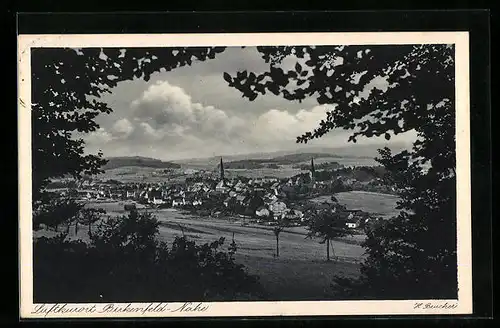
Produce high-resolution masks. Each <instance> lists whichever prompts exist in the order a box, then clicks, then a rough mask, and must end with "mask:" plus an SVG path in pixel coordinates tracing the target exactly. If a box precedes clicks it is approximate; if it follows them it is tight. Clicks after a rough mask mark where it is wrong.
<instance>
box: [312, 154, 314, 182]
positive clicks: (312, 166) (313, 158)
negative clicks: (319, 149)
mask: <svg viewBox="0 0 500 328" xmlns="http://www.w3.org/2000/svg"><path fill="white" fill-rule="evenodd" d="M311 174H312V176H313V177H314V157H311Z"/></svg>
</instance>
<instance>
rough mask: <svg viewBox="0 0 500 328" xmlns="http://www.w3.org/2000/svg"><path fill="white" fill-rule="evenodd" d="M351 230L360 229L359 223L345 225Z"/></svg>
mask: <svg viewBox="0 0 500 328" xmlns="http://www.w3.org/2000/svg"><path fill="white" fill-rule="evenodd" d="M345 225H346V226H347V227H348V228H349V229H356V228H357V227H359V224H358V223H357V222H347V223H346V224H345Z"/></svg>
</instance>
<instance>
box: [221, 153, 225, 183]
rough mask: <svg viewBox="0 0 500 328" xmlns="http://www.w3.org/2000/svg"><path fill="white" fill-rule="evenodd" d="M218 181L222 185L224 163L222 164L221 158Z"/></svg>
mask: <svg viewBox="0 0 500 328" xmlns="http://www.w3.org/2000/svg"><path fill="white" fill-rule="evenodd" d="M220 181H221V182H222V183H223V184H224V183H225V182H224V163H223V162H222V157H221V158H220Z"/></svg>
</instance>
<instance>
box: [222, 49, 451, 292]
mask: <svg viewBox="0 0 500 328" xmlns="http://www.w3.org/2000/svg"><path fill="white" fill-rule="evenodd" d="M258 51H259V52H260V53H261V55H262V58H263V59H264V61H265V62H266V63H268V64H269V70H268V71H266V72H263V73H259V74H255V73H253V72H246V71H245V72H238V73H237V74H236V76H231V75H229V74H225V75H224V77H225V80H226V81H227V82H228V85H229V86H230V87H234V88H236V89H238V90H239V91H241V92H242V94H243V96H244V97H246V98H248V99H249V100H254V99H256V98H257V97H258V96H259V95H263V94H266V93H268V92H270V93H272V94H275V95H278V96H281V97H283V98H285V99H288V100H294V101H301V100H303V99H305V98H306V97H316V99H317V100H318V103H320V104H325V105H331V110H330V111H329V112H328V113H327V115H326V117H325V119H324V120H322V121H321V122H319V126H318V128H316V129H315V130H314V131H311V132H305V133H304V134H303V135H301V136H299V137H298V138H297V142H303V143H307V142H308V141H309V140H311V139H314V138H320V137H322V136H324V135H325V134H326V133H328V132H330V131H332V130H334V129H344V130H351V131H352V132H353V133H352V134H351V136H350V137H349V141H352V142H356V141H357V138H359V137H368V138H371V137H376V136H383V137H384V138H385V139H386V140H390V139H391V137H392V136H393V135H397V134H400V133H404V132H407V131H415V132H416V134H417V140H416V141H415V142H414V144H413V147H412V149H411V150H406V151H402V152H400V153H397V154H392V153H391V152H390V150H389V149H383V150H380V156H381V157H380V158H379V159H378V160H379V162H380V163H381V164H382V165H384V166H385V168H386V169H387V171H388V172H389V175H390V176H391V177H390V179H391V182H392V183H394V184H396V185H397V186H398V189H399V190H401V198H402V201H401V202H400V203H399V205H398V206H399V208H400V209H401V210H402V211H401V214H400V215H399V216H398V217H396V218H393V219H392V220H390V221H388V222H387V223H386V224H381V225H377V226H376V227H377V228H374V229H373V230H372V231H370V232H369V233H368V237H367V241H366V243H365V244H364V246H365V248H366V249H367V252H368V255H369V256H368V259H367V260H366V262H365V263H364V264H363V265H362V276H361V278H360V279H359V280H354V281H353V280H350V279H344V278H338V279H336V288H337V290H338V291H339V292H341V293H343V294H345V295H346V296H349V295H350V296H352V295H356V297H368V298H383V299H388V298H408V297H423V298H433V297H449V298H451V297H456V296H457V271H456V263H457V258H456V210H455V207H456V191H455V186H456V182H455V166H456V163H455V133H454V132H455V119H454V108H455V95H454V92H455V84H454V82H455V76H454V74H455V61H454V51H455V49H454V46H453V45H444V44H426V45H397V46H388V45H384V46H332V47H327V46H286V47H258ZM287 57H295V58H298V62H297V64H296V65H295V67H294V68H293V69H291V70H284V69H283V66H284V65H282V64H283V62H284V60H285V59H286V58H287ZM377 81H378V83H379V86H378V87H374V84H375V82H377ZM381 81H385V86H384V83H381ZM381 85H382V86H381ZM384 179H385V177H384Z"/></svg>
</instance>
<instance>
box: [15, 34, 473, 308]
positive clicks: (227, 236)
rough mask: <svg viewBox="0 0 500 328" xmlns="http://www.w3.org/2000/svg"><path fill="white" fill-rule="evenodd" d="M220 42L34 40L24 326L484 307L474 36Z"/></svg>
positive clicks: (29, 63)
mask: <svg viewBox="0 0 500 328" xmlns="http://www.w3.org/2000/svg"><path fill="white" fill-rule="evenodd" d="M211 37H212V40H213V42H212V43H209V42H208V41H207V40H208V38H207V36H205V37H201V41H197V40H198V39H196V37H195V36H194V35H192V36H191V37H189V35H187V36H184V38H182V37H180V36H172V35H170V36H169V35H164V36H151V39H148V36H145V37H144V38H143V37H139V36H132V35H131V36H129V37H128V39H126V36H125V35H121V36H116V37H115V36H98V35H95V36H93V37H92V36H91V37H88V38H81V39H79V37H78V36H74V37H71V36H60V37H57V38H56V37H53V36H47V37H44V36H37V38H34V37H33V36H30V37H26V38H27V39H26V41H24V42H21V45H25V48H23V49H21V48H20V52H21V54H22V56H21V59H20V62H21V64H20V65H22V67H21V68H20V73H19V74H20V81H21V82H20V83H21V89H22V90H20V100H19V101H20V103H19V118H20V120H19V124H20V131H24V132H20V162H21V163H20V167H21V170H22V169H23V168H24V169H25V171H22V172H23V173H20V183H21V190H24V194H23V195H26V198H24V200H23V199H22V200H21V204H22V209H21V224H20V239H21V260H22V261H28V262H27V265H26V266H24V265H23V267H22V272H21V280H22V281H21V291H22V293H21V295H22V302H21V303H23V302H24V303H25V306H26V307H25V309H27V310H26V312H25V315H26V316H27V317H35V318H36V317H78V316H89V317H91V316H108V317H112V316H129V317H134V316H183V315H186V316H198V315H201V316H203V315H205V316H218V315H223V314H222V312H221V311H222V309H223V308H222V307H221V306H223V305H224V304H226V306H227V307H229V306H230V307H232V308H233V309H232V310H229V308H226V311H227V312H231V311H234V312H232V313H228V314H226V315H272V314H280V315H286V314H294V315H297V314H328V315H331V314H335V313H336V311H338V313H339V314H354V313H359V314H363V311H365V312H366V313H364V314H376V313H378V312H381V313H386V314H387V313H388V314H391V313H394V314H401V313H410V314H427V313H444V314H448V313H468V311H471V299H470V298H471V296H470V295H471V286H470V285H471V280H470V279H471V273H470V267H471V265H470V263H471V262H470V261H471V258H470V257H471V255H470V252H471V250H470V247H471V246H470V238H471V237H470V204H469V203H470V194H469V192H470V191H469V181H468V179H469V167H468V165H469V164H468V157H467V156H468V152H469V146H468V138H469V134H468V133H469V132H468V124H469V123H468V115H469V113H468V110H469V108H468V106H469V105H468V87H467V85H468V66H467V65H468V58H467V52H466V51H467V47H468V45H467V33H458V32H445V33H431V32H427V33H386V34H383V33H365V35H362V33H361V35H360V33H352V34H349V33H343V34H342V35H339V34H337V33H328V34H327V37H324V38H322V37H321V35H317V36H315V34H314V33H311V34H301V35H296V36H293V35H288V34H282V35H281V37H280V36H279V35H272V34H269V35H267V37H265V35H264V36H263V35H260V36H259V35H252V34H249V35H248V36H245V35H240V36H231V37H229V36H227V35H226V36H224V35H217V34H214V35H212V36H211ZM162 38H163V39H162ZM134 40H135V41H134ZM37 42H38V43H37ZM120 42H121V43H120ZM134 42H135V43H134ZM189 42H190V43H191V44H192V45H191V44H188V43H189ZM161 44H163V45H164V46H161ZM20 47H21V46H20ZM464 49H465V53H464ZM23 50H24V52H23ZM460 65H461V66H460ZM457 73H459V74H457ZM459 82H460V83H459ZM22 124H25V125H24V127H21V125H22ZM22 129H24V130H22ZM23 156H24V157H23ZM23 187H24V188H25V189H22V188H23ZM27 189H29V190H27ZM23 263H24V262H23ZM319 301H321V304H322V305H321V307H318V308H314V304H315V302H319ZM350 301H361V302H367V303H366V304H367V306H362V307H359V306H356V309H354V306H353V305H352V303H350ZM378 301H381V302H382V301H383V302H386V301H391V302H394V306H392V305H391V306H390V305H384V307H382V306H381V305H377V302H378ZM229 302H231V303H229ZM233 302H236V303H233ZM229 304H233V305H229ZM304 304H308V306H309V310H308V307H306V306H305V305H304ZM349 304H351V305H349ZM389 304H391V303H390V302H389ZM253 305H255V306H257V305H258V306H260V307H259V308H255V309H253V308H252V306H253ZM287 305H290V309H291V310H290V312H287V311H288V310H286V309H287ZM370 306H371V307H370ZM385 306H386V307H385ZM21 307H22V308H23V306H21ZM351 308H352V309H351ZM259 311H260V312H259ZM356 311H357V312H356ZM405 311H406V312H405Z"/></svg>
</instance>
